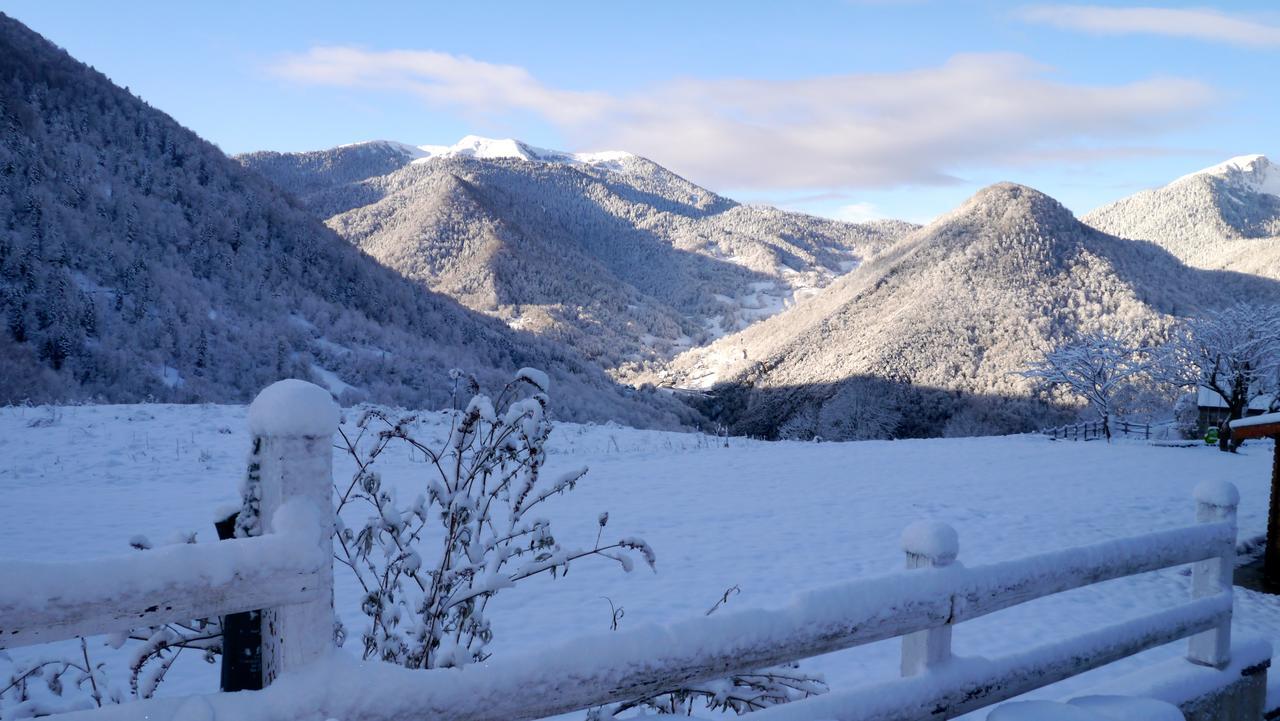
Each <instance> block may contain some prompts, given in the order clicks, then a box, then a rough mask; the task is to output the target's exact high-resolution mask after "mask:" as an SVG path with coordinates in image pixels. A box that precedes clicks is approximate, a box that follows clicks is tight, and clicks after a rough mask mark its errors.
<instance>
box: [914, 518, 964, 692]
mask: <svg viewBox="0 0 1280 721" xmlns="http://www.w3.org/2000/svg"><path fill="white" fill-rule="evenodd" d="M902 550H903V551H906V553H907V568H908V569H915V568H944V567H946V566H950V565H951V564H952V563H953V562H954V561H955V560H956V556H957V555H959V552H960V537H959V535H958V534H957V533H956V529H954V528H952V527H951V526H949V525H947V524H945V523H942V522H940V521H916V522H915V523H912V524H911V525H910V526H907V527H906V529H905V530H903V532H902ZM950 658H951V624H947V625H945V626H939V627H938V628H930V629H927V630H925V631H916V632H915V633H909V634H907V635H905V636H903V637H902V675H903V676H916V675H918V674H921V673H923V672H924V671H925V670H926V669H929V668H933V667H935V666H938V665H940V664H943V663H946V662H947V661H948V660H950Z"/></svg>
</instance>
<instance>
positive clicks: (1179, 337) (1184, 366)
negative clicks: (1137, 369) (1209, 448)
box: [1160, 303, 1280, 451]
mask: <svg viewBox="0 0 1280 721" xmlns="http://www.w3.org/2000/svg"><path fill="white" fill-rule="evenodd" d="M1160 373H1161V375H1162V377H1163V378H1165V379H1166V380H1168V381H1169V382H1171V383H1174V384H1176V385H1179V386H1183V387H1186V388H1191V389H1193V390H1194V389H1196V388H1205V389H1208V390H1209V391H1212V392H1213V393H1215V394H1217V396H1218V397H1219V398H1221V399H1222V402H1223V403H1224V404H1226V407H1227V420H1228V421H1231V420H1236V419H1238V418H1243V417H1244V415H1245V413H1246V412H1247V411H1248V409H1249V406H1250V404H1252V403H1253V401H1255V400H1257V399H1259V398H1263V397H1266V396H1271V395H1275V394H1276V392H1277V390H1278V389H1280V388H1278V386H1277V376H1278V374H1280V306H1276V305H1253V304H1247V303H1240V304H1236V305H1233V306H1230V307H1228V308H1224V309H1222V310H1219V311H1214V312H1210V313H1206V314H1205V315H1202V316H1200V317H1197V318H1192V319H1190V320H1188V321H1187V322H1186V323H1185V324H1184V325H1183V326H1182V327H1181V328H1179V329H1178V330H1177V332H1176V333H1175V334H1174V335H1173V337H1172V338H1171V339H1170V341H1169V343H1168V344H1167V345H1166V346H1165V348H1164V350H1163V353H1162V357H1161V363H1160ZM1228 436H1229V434H1228V433H1224V434H1222V436H1221V438H1220V441H1219V445H1218V447H1219V448H1221V449H1222V450H1224V451H1225V450H1234V449H1235V448H1236V447H1238V446H1239V443H1238V442H1231V441H1230V440H1229V438H1228Z"/></svg>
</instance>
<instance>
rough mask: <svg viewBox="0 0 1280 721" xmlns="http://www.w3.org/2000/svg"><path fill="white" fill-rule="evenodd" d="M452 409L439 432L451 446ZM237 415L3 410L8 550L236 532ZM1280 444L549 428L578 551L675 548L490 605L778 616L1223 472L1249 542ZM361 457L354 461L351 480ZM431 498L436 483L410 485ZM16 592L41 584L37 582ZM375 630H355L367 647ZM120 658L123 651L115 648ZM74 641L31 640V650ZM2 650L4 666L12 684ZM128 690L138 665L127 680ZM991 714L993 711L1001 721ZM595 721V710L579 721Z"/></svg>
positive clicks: (206, 675) (1115, 605)
mask: <svg viewBox="0 0 1280 721" xmlns="http://www.w3.org/2000/svg"><path fill="white" fill-rule="evenodd" d="M444 422H445V420H444V417H443V416H441V415H435V416H431V417H430V419H429V420H428V421H427V422H426V424H425V426H424V428H423V435H429V436H430V435H434V436H436V437H439V436H440V435H442V433H443V429H444ZM248 443H249V439H248V434H247V429H246V422H245V409H244V408H243V407H237V406H210V405H205V406H163V405H147V406H96V407H93V406H85V407H65V408H57V409H48V408H7V409H0V458H3V462H0V498H2V499H3V501H2V502H0V557H6V558H25V559H31V560H53V559H78V558H85V557H92V556H100V555H108V554H117V553H128V552H130V551H129V549H128V545H127V542H128V540H129V539H130V538H131V537H133V536H134V535H136V534H143V535H146V536H148V537H149V538H150V539H151V540H152V541H153V542H163V541H165V540H168V539H170V538H173V537H175V536H176V534H178V533H179V532H184V531H192V530H195V531H198V532H199V539H200V540H201V541H211V540H213V539H214V538H216V536H215V534H214V532H213V528H212V525H211V523H212V520H213V517H214V513H215V509H218V508H219V507H224V506H227V505H228V504H234V503H235V502H236V501H237V498H238V496H237V486H238V484H239V481H240V477H241V474H242V472H243V470H244V462H245V458H246V455H247V452H248ZM1270 461H1271V446H1270V444H1269V443H1250V444H1248V445H1246V446H1245V447H1244V448H1243V449H1242V452H1241V453H1240V454H1239V455H1228V454H1222V453H1218V452H1217V451H1216V450H1212V449H1207V448H1203V447H1195V448H1167V447H1153V446H1148V445H1144V444H1141V443H1137V442H1117V443H1115V444H1113V445H1111V446H1107V445H1104V444H1102V443H1096V442H1092V443H1065V442H1051V441H1048V440H1046V439H1043V438H1039V437H1007V438H979V439H957V440H908V441H873V442H860V443H824V444H810V443H764V442H755V441H748V440H743V439H729V447H728V448H725V447H723V441H718V440H717V439H714V438H710V437H705V436H697V435H687V434H677V433H663V432H656V431H638V430H634V429H628V428H620V427H612V426H582V425H573V424H564V425H560V426H558V427H557V428H556V431H555V433H554V434H553V435H552V440H551V462H550V466H551V467H550V469H549V470H550V471H551V472H553V473H554V472H556V471H559V470H567V469H569V468H571V467H575V466H579V465H582V464H586V465H588V466H589V467H590V472H589V474H588V475H587V477H586V479H585V480H584V482H583V483H582V484H581V485H580V486H579V487H578V489H577V490H575V491H573V492H572V493H570V494H569V495H568V496H565V497H563V498H561V499H558V500H556V501H555V502H554V504H553V505H550V506H549V507H548V508H547V514H548V515H549V516H550V517H551V518H552V520H553V523H554V524H555V530H556V536H557V537H558V538H559V539H560V540H561V541H562V542H564V543H565V544H566V545H589V544H590V543H591V541H592V540H593V539H594V538H595V533H596V519H597V517H598V515H599V514H600V513H601V512H603V511H608V512H609V514H610V521H609V528H608V531H609V532H612V533H615V534H621V535H636V536H640V537H642V538H644V539H645V540H647V541H648V542H649V543H650V544H651V545H652V546H653V547H654V549H655V551H656V552H657V572H656V573H652V572H650V571H649V570H647V569H645V568H644V567H643V566H641V567H638V568H637V569H636V570H635V571H634V572H632V573H630V574H624V573H622V572H621V571H620V570H619V569H618V568H617V566H614V565H607V564H605V563H593V562H585V563H579V564H577V565H575V566H573V568H572V572H571V573H569V574H568V575H567V576H565V577H563V578H560V579H551V578H538V579H535V580H532V581H530V582H525V583H523V584H522V585H520V586H519V587H517V588H515V589H512V590H508V591H504V592H502V593H501V594H500V595H499V596H497V598H496V599H495V601H494V603H493V604H492V605H491V606H490V609H491V610H490V616H491V618H492V619H493V621H494V623H495V641H494V643H493V645H492V647H491V648H492V650H493V651H494V652H495V654H499V655H506V654H511V653H517V652H519V651H521V650H522V649H532V648H536V647H538V646H540V645H545V644H546V643H547V642H548V641H549V640H555V639H563V638H565V637H568V636H574V635H580V634H598V633H609V632H610V630H609V629H610V624H611V620H612V614H611V605H610V604H611V603H612V605H613V606H614V607H620V608H622V609H624V611H625V615H623V616H622V618H621V619H620V621H619V625H620V627H621V628H629V627H635V626H639V625H641V624H646V623H651V622H669V621H672V620H676V619H679V618H684V617H691V616H698V615H701V614H703V613H704V612H705V611H706V610H707V609H708V608H709V607H711V606H712V604H714V603H715V602H716V600H717V599H719V598H720V597H721V596H722V594H723V593H724V592H725V590H726V589H727V588H729V587H732V586H737V587H739V588H740V589H741V593H739V594H737V595H734V596H732V597H731V598H730V600H729V608H746V607H770V606H777V605H780V604H782V603H784V602H786V601H787V600H788V599H789V598H790V597H791V596H792V595H794V594H795V593H797V592H799V591H802V590H805V589H812V588H816V587H821V586H824V585H828V584H831V583H835V582H839V581H845V580H849V579H853V578H858V577H865V576H873V575H879V574H883V573H887V572H892V571H896V570H898V569H900V568H901V567H902V566H903V554H902V551H901V549H900V544H899V536H900V533H901V531H902V529H903V528H904V527H905V526H906V525H907V524H909V523H910V522H912V521H914V520H917V519H920V518H933V519H939V520H943V521H946V522H948V523H951V524H953V525H954V526H955V527H956V529H957V530H958V531H959V534H960V547H961V550H960V560H961V561H962V562H964V563H967V564H970V565H978V564H983V563H987V562H991V561H997V560H1004V559H1010V558H1016V557H1020V556H1024V555H1029V554H1033V553H1037V552H1041V551H1049V550H1055V549H1061V548H1065V547H1069V546H1074V545H1080V544H1086V543H1090V542H1095V541H1101V540H1105V539H1110V538H1116V537H1122V536H1129V535H1135V534H1140V533H1144V532H1147V531H1151V530H1157V529H1164V528H1172V527H1178V526H1182V525H1187V524H1189V523H1191V522H1193V521H1194V504H1193V502H1192V500H1191V490H1192V488H1193V487H1194V486H1195V484H1196V483H1198V482H1199V481H1201V480H1203V479H1206V478H1213V479H1225V480H1230V481H1232V482H1234V483H1236V484H1237V485H1238V486H1239V488H1240V492H1241V496H1242V501H1241V507H1240V537H1241V539H1247V538H1251V537H1256V536H1259V535H1261V534H1262V533H1263V532H1264V530H1265V523H1266V518H1265V517H1266V504H1267V494H1268V488H1269V473H1270ZM379 463H380V465H381V466H382V470H383V473H384V483H390V484H393V485H395V486H397V487H398V488H400V489H403V491H404V492H405V493H409V492H410V491H412V489H413V488H414V486H415V484H421V483H422V482H423V480H424V479H425V478H426V472H427V471H426V468H425V466H424V464H423V463H421V457H420V456H419V457H417V458H414V457H411V456H410V455H409V454H408V453H407V452H403V451H398V452H394V453H392V452H388V453H387V454H386V455H384V456H383V457H382V459H381V460H380V461H379ZM351 470H352V468H351V464H350V463H349V462H348V461H347V460H346V459H345V458H344V457H342V456H338V457H337V460H336V476H337V478H339V479H342V478H344V477H346V478H349V477H350V473H351ZM412 492H413V493H415V494H416V492H417V491H412ZM337 573H338V589H337V593H338V608H339V613H340V615H341V616H342V618H343V620H344V622H345V623H346V625H347V627H348V629H349V630H350V631H351V633H352V635H353V636H354V635H356V634H358V632H359V629H361V628H362V627H363V623H362V616H361V615H360V612H359V608H358V602H357V594H356V593H355V589H354V583H353V582H351V581H350V579H349V578H347V577H346V576H344V574H343V569H342V568H338V569H337ZM0 583H6V584H10V583H16V584H20V583H22V579H20V578H6V579H0ZM1188 586H1189V578H1188V577H1187V576H1186V575H1183V574H1181V573H1179V571H1178V570H1171V571H1167V572H1161V573H1155V574H1148V575H1145V576H1139V577H1135V578H1129V579H1122V580H1119V581H1113V582H1108V583H1104V584H1100V585H1097V586H1093V587H1090V588H1086V589H1080V590H1078V591H1073V592H1070V593H1066V594H1062V595H1059V596H1055V597H1052V598H1049V599H1043V600H1040V601H1036V602H1033V603H1030V604H1026V605H1023V606H1019V607H1016V608H1013V609H1010V610H1007V611H1002V612H999V613H996V614H993V615H991V616H988V617H985V618H983V619H980V620H978V621H974V622H970V623H965V624H962V625H960V626H958V627H957V628H956V631H955V641H954V643H955V651H956V653H957V654H959V655H965V656H975V655H1000V654H1005V653H1009V652H1013V651H1017V650H1021V649H1026V648H1028V647H1030V646H1032V645H1037V644H1041V643H1046V642H1049V641H1053V640H1058V639H1062V638H1065V637H1068V636H1071V635H1073V634H1075V633H1077V632H1079V631H1081V630H1087V629H1091V628H1097V627H1100V626H1103V625H1107V624H1110V623H1115V622H1117V621H1119V620H1122V619H1124V618H1125V617H1129V616H1137V615H1142V614H1145V613H1149V612H1151V611H1153V610H1156V609H1158V608H1160V607H1164V606H1169V605H1172V604H1175V603H1178V602H1181V601H1183V600H1185V599H1186V598H1187V597H1188ZM1235 632H1236V633H1237V634H1238V635H1255V634H1256V635H1262V636H1265V637H1266V638H1268V639H1280V604H1277V603H1276V602H1275V601H1274V600H1273V599H1272V598H1270V597H1267V596H1263V595H1260V594H1255V593H1252V592H1249V591H1245V590H1241V589H1237V596H1236V621H1235ZM357 644H358V640H356V641H353V642H352V643H351V645H352V646H353V647H354V646H356V645H357ZM91 650H94V652H95V653H99V654H103V655H102V657H103V658H113V657H114V658H117V659H118V658H119V657H120V656H119V654H113V653H111V652H109V651H108V650H106V649H105V647H98V646H97V645H96V644H95V645H93V646H91ZM1184 650H1185V645H1184V644H1174V645H1171V646H1167V647H1163V648H1160V649H1156V650H1153V651H1151V652H1148V653H1147V654H1144V655H1143V656H1140V657H1137V658H1136V659H1129V660H1127V661H1125V662H1121V663H1120V664H1116V665H1113V666H1112V667H1109V669H1110V671H1109V670H1108V669H1102V670H1099V671H1095V672H1092V673H1089V674H1086V675H1084V676H1083V677H1078V678H1076V679H1072V680H1070V681H1067V682H1064V683H1063V684H1059V685H1058V686H1055V687H1051V688H1050V689H1047V690H1045V691H1043V692H1041V693H1040V694H1039V695H1040V696H1047V697H1059V696H1062V695H1064V694H1068V693H1071V692H1073V691H1074V690H1079V689H1082V688H1085V687H1087V686H1090V685H1092V684H1094V683H1096V682H1098V681H1100V680H1102V679H1103V678H1105V677H1106V674H1108V673H1110V672H1114V671H1115V670H1116V669H1117V668H1124V669H1132V668H1134V667H1136V666H1137V665H1139V664H1141V663H1142V662H1143V660H1144V659H1146V660H1150V659H1154V658H1165V657H1170V656H1174V655H1180V654H1182V653H1183V652H1184ZM54 651H56V649H50V648H33V649H16V650H14V651H13V652H12V656H13V657H14V659H15V660H21V659H25V658H29V657H31V656H33V655H44V654H47V653H51V652H54ZM898 652H899V651H898V642H897V641H896V640H895V641H893V642H886V643H880V644H875V645H872V646H867V647H863V648H858V649H853V650H850V651H846V652H841V653H837V654H831V655H829V656H826V657H822V658H818V659H813V660H811V661H808V662H806V663H805V664H804V667H805V668H807V669H810V670H815V671H819V672H822V673H824V674H825V675H826V678H827V680H828V682H829V683H830V685H831V686H832V688H834V689H840V688H848V687H851V686H853V685H855V684H861V683H865V682H867V681H872V680H877V679H887V678H892V677H894V676H895V675H896V674H897V668H898ZM6 671H7V662H6V661H4V660H3V659H2V658H0V676H4V675H7V673H6ZM216 672H217V670H216V667H214V666H207V665H205V664H204V663H202V662H201V661H200V660H199V659H198V658H196V657H195V656H194V655H193V656H192V657H191V658H190V659H184V660H180V661H179V663H178V664H177V665H176V666H175V671H174V672H173V673H172V674H171V677H170V680H169V682H167V684H166V685H165V686H162V687H161V693H162V694H176V693H192V692H202V691H203V692H207V691H211V690H214V689H215V688H216V685H217V678H216ZM118 678H119V679H120V681H121V682H122V683H123V681H124V679H125V676H124V675H123V672H121V674H120V675H119V677H118ZM984 715H985V714H982V715H980V717H981V716H984ZM578 716H579V717H580V716H581V715H580V714H579V715H578Z"/></svg>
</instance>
